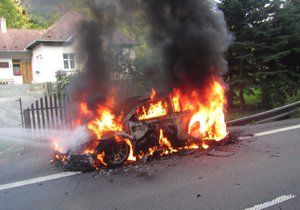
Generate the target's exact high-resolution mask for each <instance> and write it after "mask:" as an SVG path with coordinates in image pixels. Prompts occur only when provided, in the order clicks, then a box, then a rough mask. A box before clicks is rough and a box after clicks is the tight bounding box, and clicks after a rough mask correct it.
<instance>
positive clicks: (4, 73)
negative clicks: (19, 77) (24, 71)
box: [0, 58, 14, 82]
mask: <svg viewBox="0 0 300 210" xmlns="http://www.w3.org/2000/svg"><path fill="white" fill-rule="evenodd" d="M0 62H8V65H9V66H8V68H0V81H1V82H2V81H13V80H14V74H13V65H12V59H1V58H0Z"/></svg>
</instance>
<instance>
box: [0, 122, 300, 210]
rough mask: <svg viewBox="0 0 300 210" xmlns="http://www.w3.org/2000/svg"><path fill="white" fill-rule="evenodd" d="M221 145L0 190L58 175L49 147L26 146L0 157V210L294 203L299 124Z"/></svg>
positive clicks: (299, 175) (298, 186) (299, 169)
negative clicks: (212, 152) (214, 150)
mask: <svg viewBox="0 0 300 210" xmlns="http://www.w3.org/2000/svg"><path fill="white" fill-rule="evenodd" d="M295 125H300V119H296V120H288V121H281V122H276V123H270V124H263V125H257V126H244V127H239V128H234V130H235V131H238V132H239V133H240V134H239V135H240V136H247V135H248V134H255V133H259V132H263V131H269V130H274V129H278V128H283V127H289V126H295ZM219 149H220V150H222V151H226V152H227V153H228V154H229V153H231V154H233V153H234V154H233V155H232V156H229V157H217V156H209V155H201V156H198V155H195V154H193V155H188V156H183V157H182V156H173V157H172V158H171V159H168V160H160V161H159V160H155V161H152V162H150V163H148V164H146V165H137V166H131V167H125V168H121V169H119V170H114V171H109V172H107V171H102V172H101V173H85V174H77V175H72V176H69V177H64V178H59V179H55V180H50V181H39V182H38V183H35V184H27V185H24V186H19V187H13V184H11V185H6V186H11V187H8V188H6V189H1V186H2V188H3V186H4V185H5V184H8V183H15V182H16V181H21V180H28V179H31V178H36V177H41V176H46V175H49V174H56V173H61V171H60V170H59V169H57V168H56V167H54V166H53V165H50V164H49V156H48V155H49V151H46V150H45V149H40V150H37V149H32V150H31V151H29V152H27V153H26V154H20V155H17V154H16V155H14V156H8V157H4V158H0V209H1V210H2V209H3V210H4V209H245V208H251V207H254V206H256V205H258V204H263V205H261V206H259V207H266V206H269V205H270V209H299V208H300V181H299V180H300V128H298V129H292V130H289V131H285V132H280V133H273V134H267V135H264V136H259V137H252V138H248V139H243V140H241V141H240V142H239V143H237V144H232V145H229V146H223V147H220V148H219ZM276 203H277V204H276ZM256 207H257V209H261V208H258V206H256Z"/></svg>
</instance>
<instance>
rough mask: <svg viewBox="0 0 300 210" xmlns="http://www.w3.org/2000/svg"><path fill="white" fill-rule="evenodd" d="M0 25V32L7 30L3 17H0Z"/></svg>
mask: <svg viewBox="0 0 300 210" xmlns="http://www.w3.org/2000/svg"><path fill="white" fill-rule="evenodd" d="M0 27H1V30H0V32H2V33H6V32H7V28H6V19H5V18H4V17H2V18H0Z"/></svg>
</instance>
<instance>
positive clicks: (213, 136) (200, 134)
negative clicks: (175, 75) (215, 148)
mask: <svg viewBox="0 0 300 210" xmlns="http://www.w3.org/2000/svg"><path fill="white" fill-rule="evenodd" d="M209 93H210V97H209V100H208V105H206V106H205V105H203V104H198V110H196V113H195V114H194V115H193V116H192V118H191V120H190V123H189V128H188V132H189V134H191V135H192V136H193V137H195V138H201V139H203V140H216V141H220V140H222V139H224V138H225V137H226V136H227V130H226V123H225V115H224V104H225V97H224V89H223V87H222V86H221V84H220V83H219V82H217V81H214V82H213V84H212V86H211V89H210V92H209Z"/></svg>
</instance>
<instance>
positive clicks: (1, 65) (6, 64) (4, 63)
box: [0, 62, 9, 68]
mask: <svg viewBox="0 0 300 210" xmlns="http://www.w3.org/2000/svg"><path fill="white" fill-rule="evenodd" d="M0 68H9V63H8V62H0Z"/></svg>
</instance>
